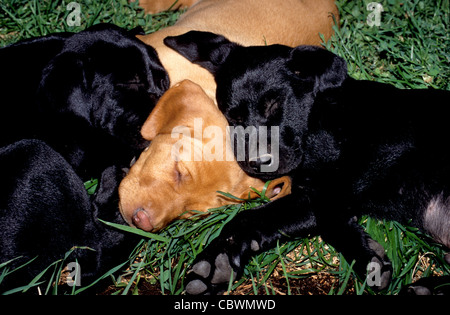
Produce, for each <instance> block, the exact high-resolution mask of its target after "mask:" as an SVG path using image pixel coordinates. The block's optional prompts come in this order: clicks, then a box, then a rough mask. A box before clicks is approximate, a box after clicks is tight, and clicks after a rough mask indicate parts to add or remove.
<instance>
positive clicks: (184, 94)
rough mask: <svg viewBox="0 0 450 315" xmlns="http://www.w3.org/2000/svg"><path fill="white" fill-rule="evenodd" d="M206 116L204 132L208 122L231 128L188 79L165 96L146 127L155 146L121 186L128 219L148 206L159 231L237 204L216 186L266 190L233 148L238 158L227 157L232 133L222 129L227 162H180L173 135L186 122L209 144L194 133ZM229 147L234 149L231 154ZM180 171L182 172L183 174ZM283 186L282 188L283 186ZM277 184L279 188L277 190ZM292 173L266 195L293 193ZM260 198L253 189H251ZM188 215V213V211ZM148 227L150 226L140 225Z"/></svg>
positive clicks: (198, 143) (245, 192) (199, 143)
mask: <svg viewBox="0 0 450 315" xmlns="http://www.w3.org/2000/svg"><path fill="white" fill-rule="evenodd" d="M199 117H201V118H202V131H204V130H205V128H207V127H208V126H217V127H219V128H220V129H221V130H226V127H227V125H228V123H227V121H226V119H225V118H224V116H223V115H222V113H221V112H220V111H219V109H218V108H217V106H216V105H215V104H214V102H213V101H212V100H211V99H210V98H209V97H208V96H207V95H206V94H205V92H204V91H203V90H202V88H201V87H200V86H198V85H197V84H194V83H192V82H190V81H183V82H181V83H180V84H178V85H176V86H174V87H172V88H171V89H169V91H168V92H166V93H165V94H164V95H163V97H162V98H161V99H160V101H159V102H158V104H157V105H156V107H155V109H154V110H153V111H152V113H151V114H150V116H149V118H148V119H147V121H146V122H145V124H144V126H143V128H142V134H143V136H144V137H145V138H146V139H148V140H151V141H152V142H151V144H150V146H149V147H148V148H147V149H146V150H145V151H144V152H143V153H142V154H141V156H140V157H139V159H138V160H137V162H136V163H135V164H134V165H133V167H132V168H131V169H130V172H129V174H128V175H127V176H126V177H125V179H124V180H123V181H122V183H121V184H120V187H119V195H120V211H121V213H122V215H123V217H124V218H125V220H126V221H127V222H128V223H129V224H131V225H133V221H132V218H133V215H134V214H135V211H136V210H137V209H144V210H145V212H146V214H147V216H148V217H149V219H150V222H151V228H150V230H154V231H155V230H159V229H161V228H163V227H164V226H166V225H167V224H168V223H169V222H170V221H172V220H174V219H176V218H179V217H180V215H182V214H183V213H184V212H185V211H189V210H198V211H206V210H208V209H210V208H215V207H219V206H222V205H225V204H232V203H237V201H236V200H234V199H230V198H226V197H225V196H223V195H221V194H219V193H218V192H217V191H224V192H228V193H230V194H232V195H234V196H236V197H240V198H247V197H248V196H249V192H252V191H251V189H250V187H254V188H256V189H258V190H259V191H261V190H262V189H263V187H264V182H262V181H261V180H259V179H256V178H252V177H249V176H248V175H246V174H245V173H244V172H243V171H242V170H241V168H240V167H239V165H238V164H237V162H236V160H234V156H233V154H232V152H231V154H230V155H229V156H231V157H233V160H231V161H226V158H225V153H226V150H230V151H231V148H230V147H229V146H226V147H225V145H226V144H227V141H226V139H227V135H226V133H224V134H223V142H222V143H223V144H224V148H223V153H224V156H223V159H222V161H217V160H212V161H206V160H205V159H203V160H202V161H201V162H199V161H179V162H176V161H175V159H174V158H173V157H172V155H171V150H172V148H173V146H174V144H175V143H176V142H177V141H178V140H179V138H172V137H171V133H172V130H173V128H174V127H177V126H186V127H188V128H189V130H190V131H191V135H192V137H191V138H189V141H190V142H191V143H193V145H194V147H197V148H201V147H204V146H205V144H206V143H208V142H210V141H211V138H207V137H205V136H204V135H203V136H202V139H200V138H194V136H195V135H194V131H193V128H194V119H195V118H199ZM230 151H229V153H230ZM178 173H181V176H180V175H179V174H178ZM281 186H282V189H281V191H280V192H278V191H277V189H279V188H278V187H281ZM276 187H277V189H276ZM290 189H291V181H290V178H289V177H283V178H280V179H277V180H274V181H272V182H271V184H270V185H269V187H268V189H267V192H266V196H268V197H272V198H273V199H276V198H280V197H283V196H285V195H287V194H289V193H290ZM251 196H252V197H255V194H254V193H251ZM189 215H190V214H186V215H184V216H183V218H184V217H186V216H189ZM139 227H140V228H142V229H146V227H147V226H146V225H143V226H139Z"/></svg>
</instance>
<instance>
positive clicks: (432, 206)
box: [165, 32, 450, 293]
mask: <svg viewBox="0 0 450 315" xmlns="http://www.w3.org/2000/svg"><path fill="white" fill-rule="evenodd" d="M165 42H166V44H168V45H169V46H170V47H172V48H174V49H175V50H177V51H178V52H180V53H181V54H182V55H183V56H185V57H186V58H187V59H189V60H191V61H192V62H194V63H197V64H199V65H202V66H204V67H205V68H206V69H208V70H209V71H211V72H212V73H213V74H214V76H215V79H216V81H217V84H218V87H217V102H218V106H219V108H220V109H221V110H222V112H223V113H224V114H225V116H226V117H227V119H228V121H229V123H230V124H231V125H234V126H243V127H249V126H254V127H256V128H258V127H260V126H278V127H279V130H280V132H279V135H280V137H279V139H276V140H278V142H279V151H278V152H271V153H272V157H273V158H276V159H278V161H277V162H278V165H279V167H278V169H277V170H276V171H273V172H272V173H267V172H262V171H261V166H262V165H261V164H262V163H255V161H252V160H250V159H248V158H247V159H246V160H245V161H242V162H239V163H240V166H241V167H242V168H243V169H244V170H245V171H246V173H247V174H249V175H251V176H256V177H258V178H263V179H269V178H271V177H276V176H282V175H290V176H292V179H293V186H292V191H293V192H292V194H291V195H289V196H286V197H285V198H281V199H279V200H277V201H275V202H273V203H270V204H267V205H264V206H262V207H261V208H259V209H257V210H255V211H249V212H246V213H242V214H240V215H239V216H238V217H236V218H235V220H233V222H231V223H230V224H229V225H227V227H226V228H225V229H224V231H223V233H222V235H221V236H220V237H219V238H218V239H216V240H215V241H214V244H211V245H210V247H209V248H208V249H207V250H205V252H204V253H202V254H201V255H202V256H201V257H199V258H198V263H197V264H200V265H201V266H206V265H208V266H209V267H210V268H211V271H210V273H208V276H207V277H203V278H202V276H201V275H199V274H198V273H197V274H196V273H195V272H194V273H192V274H193V276H192V277H193V280H192V283H193V284H192V285H191V289H192V292H199V291H201V292H203V293H204V292H217V291H218V290H219V289H218V288H220V284H219V283H213V282H212V279H214V276H215V270H214V269H215V267H214V266H215V259H216V258H218V257H219V256H220V257H222V258H223V254H224V253H225V254H226V258H227V259H220V261H221V262H222V264H223V262H224V261H225V260H228V261H229V263H228V264H229V265H230V266H231V267H232V268H231V269H233V270H234V271H242V268H243V265H244V264H245V263H246V261H247V260H248V259H249V257H250V256H251V255H252V254H254V252H252V251H251V248H252V246H251V244H252V243H254V242H256V243H257V244H258V245H259V246H258V247H257V248H258V251H261V250H264V249H266V248H270V247H272V246H274V245H275V244H276V243H275V242H276V240H279V239H285V237H286V235H290V236H305V235H308V234H310V233H315V234H320V235H322V237H323V238H324V239H325V240H326V241H328V242H330V243H331V244H332V245H333V246H334V247H335V248H336V249H337V250H339V251H341V252H342V253H343V254H344V256H345V257H346V259H347V260H349V261H351V260H352V259H356V263H355V267H354V268H355V270H356V271H357V272H358V273H359V274H361V276H364V275H365V274H366V266H367V264H368V263H369V262H372V263H377V264H378V265H379V266H380V268H381V269H380V270H381V279H382V281H381V282H380V283H375V284H374V288H376V289H383V288H385V287H386V286H387V284H388V283H389V279H390V276H391V268H390V263H389V261H388V259H387V258H386V257H385V256H384V251H383V250H381V251H380V250H379V245H377V244H376V243H375V242H373V241H372V240H371V239H370V237H369V236H368V235H367V234H366V233H365V232H364V231H363V229H362V228H361V227H360V226H359V225H358V224H356V222H355V220H354V219H353V218H354V217H359V216H361V215H363V214H368V215H370V216H372V217H375V218H380V219H387V220H396V221H399V222H401V223H404V224H411V225H413V226H415V227H418V228H419V229H421V230H422V231H423V232H426V233H428V234H430V235H431V236H432V237H433V238H434V239H435V240H436V241H438V242H440V243H442V244H443V245H445V246H447V247H450V229H449V225H450V205H449V201H448V200H449V197H450V182H449V178H450V171H449V170H450V167H449V166H450V154H449V152H448V150H447V148H446V146H445V143H447V142H448V141H449V140H450V139H449V135H450V127H449V124H448V121H447V120H448V116H447V114H446V113H447V111H448V109H447V107H448V100H449V99H450V92H449V91H440V90H432V89H429V90H406V89H397V88H395V87H393V86H391V85H387V84H381V83H376V82H372V81H358V80H354V79H352V78H350V77H348V74H347V67H346V63H345V61H344V60H343V59H342V58H340V57H338V56H336V55H334V54H332V53H331V52H328V51H326V50H324V49H321V48H318V47H312V46H299V47H297V48H290V47H287V46H282V45H273V46H265V47H263V46H260V47H243V46H240V45H237V44H233V43H231V42H230V41H228V40H227V39H225V38H223V37H221V36H217V35H214V34H211V33H204V32H189V33H187V34H185V35H181V36H178V37H172V38H167V39H166V40H165ZM219 42H220V43H221V44H217V43H219ZM218 52H220V55H219V54H218ZM217 56H220V57H219V58H218V57H217ZM274 140H275V139H274V138H272V139H271V141H274ZM277 211H278V212H277ZM279 211H282V213H280V212H279ZM275 212H277V214H278V215H277V216H275V217H274V216H273V213H275ZM249 222H252V226H254V227H255V229H254V230H251V231H249V230H248V229H247V230H246V229H244V228H243V227H244V226H245V224H250V223H249ZM230 239H231V240H233V241H232V242H230V241H228V240H230ZM253 248H256V246H253ZM195 266H196V265H194V269H195V268H196V267H195ZM229 275H230V274H229V273H228V276H229ZM226 276H227V275H225V276H224V277H226ZM216 278H217V277H216ZM228 279H229V277H228ZM194 281H195V282H194ZM188 291H189V290H188ZM419 291H420V290H419ZM419 291H417V292H419Z"/></svg>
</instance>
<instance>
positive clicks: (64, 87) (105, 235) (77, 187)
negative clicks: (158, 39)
mask: <svg viewBox="0 0 450 315" xmlns="http://www.w3.org/2000/svg"><path fill="white" fill-rule="evenodd" d="M135 34H136V30H133V31H126V30H124V29H121V28H119V27H117V26H114V25H109V24H101V25H95V26H93V27H91V28H89V29H87V30H85V31H82V32H80V33H77V34H72V33H58V34H53V35H49V36H45V37H40V38H34V39H29V40H25V41H22V42H19V43H17V44H13V45H10V46H7V47H4V48H2V49H0V68H1V69H2V71H1V76H0V97H1V115H0V132H1V134H2V136H1V138H0V139H1V140H0V168H1V173H2V180H3V185H2V187H4V188H2V194H1V198H0V242H1V246H0V263H4V262H6V261H9V260H11V259H14V258H17V257H20V259H16V260H14V261H13V262H12V263H10V264H9V265H7V268H8V269H9V270H12V269H14V268H16V267H18V266H20V265H21V264H23V263H25V262H27V261H29V260H30V259H33V258H35V257H37V258H36V259H35V260H34V261H33V262H32V263H30V264H29V265H27V266H26V267H24V268H22V269H20V270H19V271H16V272H14V273H12V274H10V275H8V276H7V277H6V278H5V280H4V281H3V282H2V283H1V284H0V291H5V290H8V289H11V288H15V287H18V286H21V285H26V284H27V283H28V282H29V281H30V280H31V279H32V278H33V277H34V276H36V275H37V274H38V273H39V272H40V271H43V270H44V269H45V268H46V267H47V266H48V265H49V264H50V263H52V262H55V261H56V260H58V259H61V258H63V257H64V255H65V253H66V252H68V251H69V250H70V249H71V248H72V247H73V246H79V247H85V246H87V247H89V248H91V249H93V250H94V251H92V250H87V249H76V250H75V251H74V252H73V254H72V255H71V256H69V258H68V261H71V262H73V261H75V260H77V261H78V263H79V264H80V266H81V273H82V275H81V284H82V285H87V284H89V283H90V281H91V280H93V279H94V278H95V277H99V276H101V275H102V274H103V273H104V272H106V271H107V270H109V269H110V268H111V267H114V266H117V265H119V264H120V263H122V262H125V261H126V259H127V258H128V255H129V254H130V252H131V249H133V248H134V246H136V239H135V238H134V237H132V236H130V235H126V234H124V233H122V232H119V231H117V230H115V229H111V228H108V227H107V226H106V225H104V224H103V223H101V222H99V221H98V220H97V219H98V218H100V219H103V220H106V221H109V222H115V223H122V224H125V222H124V221H123V219H122V217H121V216H120V213H119V209H118V199H119V197H118V191H117V189H118V186H119V183H120V181H121V179H122V178H123V176H124V170H123V168H127V167H129V164H130V162H131V160H132V159H133V157H135V156H136V155H137V154H139V153H140V152H141V150H142V149H143V148H144V147H145V146H146V145H147V144H148V143H147V141H145V140H144V139H143V138H142V137H141V135H140V128H141V126H142V124H143V123H144V121H145V119H146V118H147V116H148V115H149V113H150V112H151V110H152V109H153V107H154V105H155V103H156V101H157V100H158V99H159V97H160V96H161V95H162V94H163V93H164V91H165V90H166V89H167V88H168V86H169V79H168V75H167V73H166V71H165V70H164V68H163V67H162V65H161V63H160V61H159V59H158V56H157V54H156V52H155V50H154V49H153V48H151V47H149V46H146V45H144V44H143V43H142V42H141V41H139V40H138V39H136V38H135ZM92 177H93V178H98V179H99V185H98V189H97V192H96V193H95V195H94V196H89V195H88V193H87V191H86V189H85V188H84V184H83V182H84V181H86V180H88V179H90V178H92ZM29 292H31V293H36V292H37V291H36V289H33V290H30V291H29Z"/></svg>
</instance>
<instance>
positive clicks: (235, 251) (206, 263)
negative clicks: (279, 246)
mask: <svg viewBox="0 0 450 315" xmlns="http://www.w3.org/2000/svg"><path fill="white" fill-rule="evenodd" d="M224 234H225V235H226V236H222V237H221V238H219V239H216V240H215V241H214V242H213V243H212V244H210V245H209V246H208V247H207V248H206V249H205V251H204V252H202V253H201V254H200V255H199V257H197V259H196V260H195V262H194V265H193V266H192V269H191V271H190V272H189V274H188V275H187V282H186V293H187V294H191V295H198V294H203V295H213V294H223V293H224V292H225V291H226V290H227V289H228V285H229V283H230V281H231V282H233V281H234V280H236V279H237V277H239V276H241V274H242V271H243V269H244V267H245V264H246V263H247V262H248V260H249V259H250V257H251V256H253V255H254V254H257V253H258V252H260V250H261V246H260V244H261V238H260V237H256V235H246V236H243V235H239V236H238V235H237V234H236V233H226V232H225V233H224ZM230 235H232V236H230Z"/></svg>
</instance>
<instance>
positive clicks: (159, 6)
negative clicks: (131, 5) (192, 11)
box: [139, 0, 199, 14]
mask: <svg viewBox="0 0 450 315" xmlns="http://www.w3.org/2000/svg"><path fill="white" fill-rule="evenodd" d="M198 1H199V0H178V1H176V0H139V6H140V7H141V8H143V9H144V10H145V12H147V13H150V14H155V13H158V12H162V11H167V10H169V9H171V10H178V9H185V8H188V7H190V6H192V5H193V4H194V3H196V2H198ZM175 2H176V3H175Z"/></svg>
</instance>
